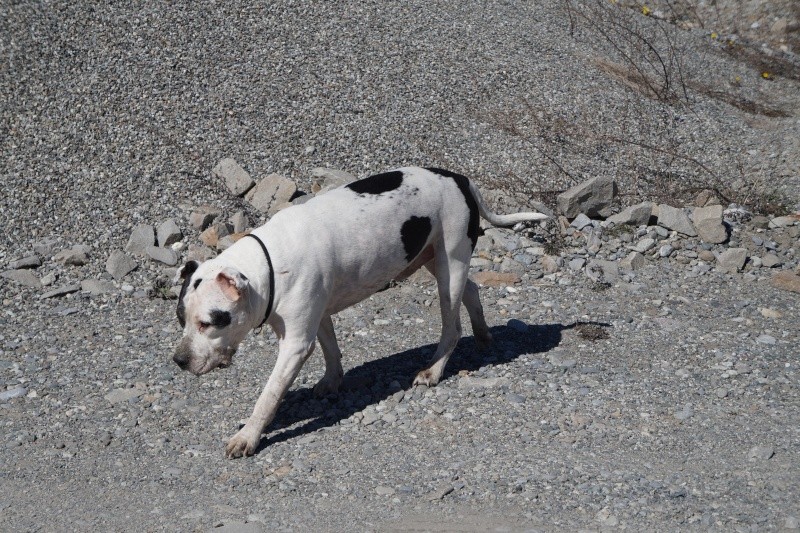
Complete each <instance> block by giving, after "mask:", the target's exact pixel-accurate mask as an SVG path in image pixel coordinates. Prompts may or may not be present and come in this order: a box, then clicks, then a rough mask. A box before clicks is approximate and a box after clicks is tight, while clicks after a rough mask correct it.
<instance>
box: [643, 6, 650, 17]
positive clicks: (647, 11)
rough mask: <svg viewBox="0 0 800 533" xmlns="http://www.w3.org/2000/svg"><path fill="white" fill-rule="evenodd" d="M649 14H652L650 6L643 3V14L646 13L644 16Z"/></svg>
mask: <svg viewBox="0 0 800 533" xmlns="http://www.w3.org/2000/svg"><path fill="white" fill-rule="evenodd" d="M649 14H650V8H649V7H647V6H644V5H643V6H642V15H644V16H645V17H646V16H648V15H649Z"/></svg>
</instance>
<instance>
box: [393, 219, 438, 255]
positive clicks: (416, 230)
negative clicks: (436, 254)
mask: <svg viewBox="0 0 800 533" xmlns="http://www.w3.org/2000/svg"><path fill="white" fill-rule="evenodd" d="M430 234H431V219H430V218H428V217H411V218H409V219H408V220H406V221H405V222H403V227H402V228H400V238H401V239H402V240H403V248H405V250H406V260H407V261H408V262H409V263H410V262H411V261H413V260H414V258H415V257H417V256H418V255H419V253H420V252H421V251H422V248H423V246H425V243H426V242H428V237H429V236H430Z"/></svg>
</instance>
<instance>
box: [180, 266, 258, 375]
mask: <svg viewBox="0 0 800 533" xmlns="http://www.w3.org/2000/svg"><path fill="white" fill-rule="evenodd" d="M177 279H182V280H183V286H182V287H181V294H180V297H179V298H178V309H177V314H178V322H180V324H181V326H182V327H183V338H182V339H181V341H180V343H179V344H178V347H177V348H176V350H175V355H174V356H173V358H172V360H173V361H175V364H177V365H178V366H179V367H181V368H182V369H183V370H188V371H189V372H191V373H193V374H195V375H198V376H199V375H200V374H205V373H206V372H209V371H211V370H213V369H214V368H217V367H218V366H223V367H225V366H228V365H229V364H230V362H231V358H232V357H233V354H234V353H235V352H236V348H237V347H238V346H239V343H240V342H242V340H243V339H244V337H245V336H246V335H247V332H248V331H250V328H251V322H250V320H249V316H250V300H251V299H250V294H249V293H250V290H251V289H250V284H249V282H248V280H247V277H245V276H244V274H242V273H241V272H239V271H237V270H236V269H234V268H231V267H227V266H224V265H222V264H220V263H218V262H216V261H214V260H211V261H206V262H204V263H198V262H197V261H189V262H188V263H186V265H184V266H183V267H181V268H180V269H179V270H178V274H177V276H176V280H177Z"/></svg>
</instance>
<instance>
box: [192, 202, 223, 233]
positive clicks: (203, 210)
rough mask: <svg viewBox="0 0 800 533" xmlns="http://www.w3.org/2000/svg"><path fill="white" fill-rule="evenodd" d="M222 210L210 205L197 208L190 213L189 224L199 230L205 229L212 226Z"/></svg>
mask: <svg viewBox="0 0 800 533" xmlns="http://www.w3.org/2000/svg"><path fill="white" fill-rule="evenodd" d="M219 214H220V210H219V209H216V208H214V207H210V206H203V207H199V208H197V210H196V211H193V212H192V214H191V215H189V224H190V225H191V226H192V227H193V228H194V229H196V230H198V231H203V230H204V229H206V228H207V227H208V226H210V225H211V224H212V223H213V222H214V220H215V219H216V218H217V217H218V216H219Z"/></svg>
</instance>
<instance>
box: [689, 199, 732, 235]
mask: <svg viewBox="0 0 800 533" xmlns="http://www.w3.org/2000/svg"><path fill="white" fill-rule="evenodd" d="M692 222H694V227H695V229H696V230H697V235H698V236H699V237H700V239H701V240H703V241H704V242H708V243H712V244H720V243H723V242H725V241H727V240H728V230H727V228H726V227H725V224H723V222H722V206H721V205H711V206H708V207H696V208H695V209H694V211H693V212H692Z"/></svg>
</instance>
